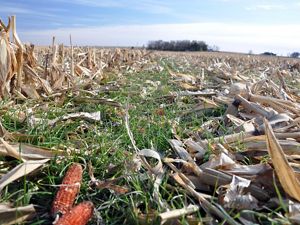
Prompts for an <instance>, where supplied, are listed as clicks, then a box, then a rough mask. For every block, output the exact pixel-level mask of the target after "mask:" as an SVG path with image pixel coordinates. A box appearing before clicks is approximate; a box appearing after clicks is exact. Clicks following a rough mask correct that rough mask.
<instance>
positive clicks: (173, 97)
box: [0, 17, 300, 225]
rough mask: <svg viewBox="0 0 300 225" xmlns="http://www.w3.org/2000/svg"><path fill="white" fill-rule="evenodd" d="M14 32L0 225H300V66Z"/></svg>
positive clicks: (4, 97)
mask: <svg viewBox="0 0 300 225" xmlns="http://www.w3.org/2000/svg"><path fill="white" fill-rule="evenodd" d="M15 27H16V26H15V20H14V17H12V18H11V23H10V25H9V26H7V25H6V24H3V23H1V24H0V81H1V82H0V87H1V91H0V97H1V102H0V112H1V120H0V134H1V138H0V142H1V143H0V224H35V225H37V224H52V223H53V221H55V222H56V224H62V225H63V224H230V225H238V224H244V225H248V224H299V223H300V204H299V201H300V182H299V179H300V177H299V169H300V162H299V159H300V125H299V122H300V97H299V94H300V89H299V88H300V60H297V59H290V58H284V57H274V56H259V55H246V54H235V53H222V52H203V53H202V52H194V53H188V52H181V53H179V52H159V51H147V50H144V49H125V48H124V49H119V48H113V49H112V48H110V49H109V48H104V49H102V48H88V47H74V46H63V45H59V44H57V43H56V42H55V38H54V39H53V44H52V46H49V47H38V46H34V45H27V44H24V43H22V40H20V38H19V37H18V34H17V31H16V30H15ZM10 34H11V35H10ZM74 221H75V222H74Z"/></svg>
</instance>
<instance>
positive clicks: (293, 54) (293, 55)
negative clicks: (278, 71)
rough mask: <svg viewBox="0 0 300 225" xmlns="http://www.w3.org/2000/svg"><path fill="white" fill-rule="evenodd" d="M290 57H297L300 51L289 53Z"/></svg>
mask: <svg viewBox="0 0 300 225" xmlns="http://www.w3.org/2000/svg"><path fill="white" fill-rule="evenodd" d="M289 56H290V57H291V58H299V57H300V52H293V53H291V54H290V55H289Z"/></svg>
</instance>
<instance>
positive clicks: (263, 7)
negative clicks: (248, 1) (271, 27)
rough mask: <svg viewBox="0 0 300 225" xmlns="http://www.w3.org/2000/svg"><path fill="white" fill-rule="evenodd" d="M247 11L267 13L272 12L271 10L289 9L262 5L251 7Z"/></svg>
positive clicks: (280, 6) (281, 6)
mask: <svg viewBox="0 0 300 225" xmlns="http://www.w3.org/2000/svg"><path fill="white" fill-rule="evenodd" d="M245 9H246V10H266V11H271V10H284V9H287V7H286V6H285V5H280V4H278V5H272V4H261V5H254V6H249V7H246V8H245Z"/></svg>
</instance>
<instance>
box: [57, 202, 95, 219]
mask: <svg viewBox="0 0 300 225" xmlns="http://www.w3.org/2000/svg"><path fill="white" fill-rule="evenodd" d="M93 210H94V205H93V203H92V202H82V203H80V204H79V205H77V206H75V207H74V208H72V209H71V210H70V211H69V212H67V213H66V214H65V215H63V216H62V217H61V218H60V219H59V220H58V221H57V222H56V223H55V225H85V224H87V222H88V221H89V219H90V218H91V217H92V216H93Z"/></svg>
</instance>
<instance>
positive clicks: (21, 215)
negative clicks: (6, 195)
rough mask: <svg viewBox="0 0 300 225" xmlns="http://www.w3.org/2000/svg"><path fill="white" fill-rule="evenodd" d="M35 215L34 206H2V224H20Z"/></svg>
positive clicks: (0, 220)
mask: <svg viewBox="0 0 300 225" xmlns="http://www.w3.org/2000/svg"><path fill="white" fill-rule="evenodd" d="M34 214H35V209H34V207H33V205H27V206H20V207H16V208H12V207H11V206H10V205H9V204H3V203H1V204H0V224H2V225H13V224H20V223H22V222H24V221H25V220H27V219H29V218H30V217H32V216H33V215H34Z"/></svg>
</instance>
